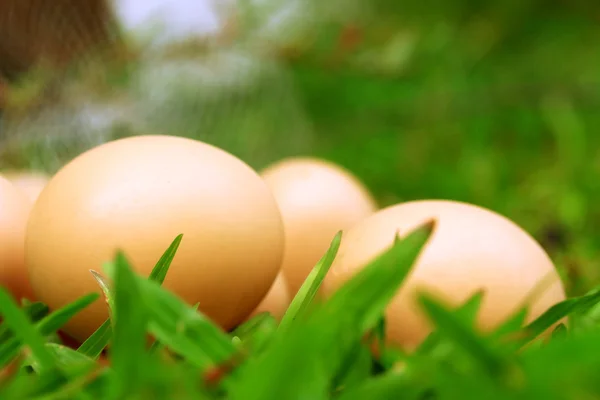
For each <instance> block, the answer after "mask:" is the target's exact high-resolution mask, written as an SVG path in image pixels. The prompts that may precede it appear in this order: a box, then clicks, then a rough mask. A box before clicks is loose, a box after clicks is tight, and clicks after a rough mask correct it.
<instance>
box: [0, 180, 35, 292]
mask: <svg viewBox="0 0 600 400" xmlns="http://www.w3.org/2000/svg"><path fill="white" fill-rule="evenodd" d="M30 209H31V201H30V200H29V198H28V197H27V196H26V195H25V194H24V193H23V192H21V191H19V190H18V189H17V188H16V187H15V186H14V185H13V184H12V183H10V182H9V181H8V180H7V179H6V178H4V177H2V176H0V285H2V287H4V288H6V289H7V290H8V291H9V292H10V293H11V294H12V295H13V296H14V298H15V299H16V300H17V301H20V299H21V298H23V297H26V298H28V299H30V300H33V293H32V291H31V286H30V284H29V278H28V276H27V269H26V268H25V253H24V251H25V250H24V247H25V227H26V225H27V217H28V215H29V210H30Z"/></svg>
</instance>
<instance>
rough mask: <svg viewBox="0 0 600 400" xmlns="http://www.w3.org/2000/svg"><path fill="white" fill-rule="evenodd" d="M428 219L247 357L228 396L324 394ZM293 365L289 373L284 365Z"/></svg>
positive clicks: (403, 269)
mask: <svg viewBox="0 0 600 400" xmlns="http://www.w3.org/2000/svg"><path fill="white" fill-rule="evenodd" d="M434 225H435V224H434V222H433V221H431V222H429V223H426V224H424V225H423V226H421V227H419V228H417V229H415V230H414V231H413V232H411V233H410V234H409V235H408V236H407V237H406V238H404V239H402V240H399V241H397V243H394V244H393V245H392V246H390V248H389V249H388V250H387V251H384V252H383V253H382V254H380V255H379V256H378V257H375V258H374V260H372V261H371V262H370V263H369V264H368V265H367V266H366V267H365V268H364V269H363V270H361V271H360V272H358V273H357V274H356V275H355V276H354V277H352V278H351V279H350V280H349V281H348V282H346V284H345V285H344V286H342V287H341V288H340V289H338V290H337V292H336V293H334V294H333V295H332V296H331V298H329V299H328V300H327V301H325V302H324V303H321V304H319V305H318V306H317V307H316V309H315V310H314V311H313V312H311V313H310V314H309V315H308V316H307V317H308V318H306V319H303V320H302V321H298V323H297V324H294V326H292V327H290V329H288V330H285V331H280V332H278V334H277V335H276V336H275V338H274V339H273V343H271V344H270V346H269V348H268V349H267V350H266V351H265V352H264V353H263V354H262V355H261V356H259V357H256V356H254V357H251V358H250V359H249V360H248V361H247V363H246V364H245V365H244V367H243V369H242V370H241V372H240V375H239V380H238V382H237V383H236V384H235V385H234V386H233V387H232V388H231V392H230V397H229V398H230V399H233V400H238V399H239V400H242V399H243V400H259V399H267V398H268V399H271V398H273V399H276V398H277V399H301V398H310V399H324V398H327V396H328V392H329V389H330V385H331V381H332V380H333V379H334V377H335V376H336V375H337V374H338V373H339V372H340V369H341V366H342V364H343V362H344V361H347V357H349V356H350V355H351V353H352V349H353V348H354V346H356V345H358V344H359V343H360V342H361V340H362V338H363V336H364V334H365V333H366V332H368V331H369V330H371V329H372V328H373V327H374V326H375V325H376V324H377V322H378V321H379V320H380V318H381V317H382V315H383V312H384V310H385V308H386V305H387V304H388V302H389V301H390V300H391V298H392V297H393V296H394V294H395V293H396V292H397V290H398V288H399V287H400V285H401V284H402V282H403V281H404V279H405V278H406V276H407V275H408V273H409V271H410V269H411V267H412V265H413V264H414V262H415V260H416V258H417V257H418V255H419V254H420V252H421V249H422V248H423V246H424V245H425V243H426V242H427V240H428V239H429V237H430V235H431V233H432V231H433V228H434ZM290 365H294V371H293V373H290V371H289V366H290Z"/></svg>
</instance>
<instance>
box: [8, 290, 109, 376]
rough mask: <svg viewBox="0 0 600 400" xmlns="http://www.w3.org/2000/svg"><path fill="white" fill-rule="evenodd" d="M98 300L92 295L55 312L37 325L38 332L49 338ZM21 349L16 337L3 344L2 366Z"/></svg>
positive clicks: (95, 295) (96, 296)
mask: <svg viewBox="0 0 600 400" xmlns="http://www.w3.org/2000/svg"><path fill="white" fill-rule="evenodd" d="M97 298H98V295H97V294H95V293H92V294H89V295H87V296H83V297H82V298H80V299H78V300H76V301H74V302H73V303H71V304H68V305H66V306H65V307H63V308H60V309H58V310H56V311H54V312H53V313H51V314H49V315H47V316H45V317H44V318H42V320H41V321H39V322H38V323H37V324H36V325H35V326H36V328H37V331H38V332H39V333H40V334H41V335H42V336H48V335H49V334H51V333H53V332H56V331H57V330H58V329H60V328H61V327H62V326H63V325H64V324H65V323H67V321H68V320H69V319H71V318H72V317H73V316H74V315H75V314H77V313H78V312H79V311H81V310H83V309H84V308H85V307H87V306H88V305H90V304H91V303H93V302H94V301H95V300H96V299H97ZM20 348H21V341H20V340H19V338H17V337H14V336H13V337H11V338H10V339H9V340H7V341H6V342H4V343H2V345H0V366H3V365H6V364H7V363H8V362H9V361H10V360H12V359H13V358H14V357H16V355H17V354H18V353H19V349H20Z"/></svg>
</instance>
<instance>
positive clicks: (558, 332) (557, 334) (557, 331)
mask: <svg viewBox="0 0 600 400" xmlns="http://www.w3.org/2000/svg"><path fill="white" fill-rule="evenodd" d="M567 335H568V331H567V327H566V326H565V324H558V325H556V328H554V330H553V331H552V339H564V338H566V337H567Z"/></svg>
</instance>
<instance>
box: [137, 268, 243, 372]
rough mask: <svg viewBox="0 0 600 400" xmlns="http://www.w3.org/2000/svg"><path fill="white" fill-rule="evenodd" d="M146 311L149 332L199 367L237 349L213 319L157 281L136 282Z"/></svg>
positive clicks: (224, 358) (229, 355)
mask: <svg viewBox="0 0 600 400" xmlns="http://www.w3.org/2000/svg"><path fill="white" fill-rule="evenodd" d="M138 284H139V286H140V289H141V293H142V296H143V297H144V301H145V304H146V307H147V310H148V313H149V324H148V326H149V329H150V332H151V333H152V334H153V335H154V336H155V337H156V338H157V339H158V340H160V341H161V342H162V343H164V345H166V346H167V347H169V348H171V349H172V350H173V351H175V352H177V353H178V354H180V355H181V356H183V357H184V358H186V359H187V360H188V361H189V362H191V363H192V364H194V365H195V366H197V367H199V368H207V367H211V366H214V365H219V364H220V363H223V362H226V361H229V360H230V359H231V358H232V357H233V356H234V355H236V353H237V348H236V346H235V345H234V344H233V343H232V341H231V338H230V337H229V336H228V335H227V334H226V333H225V332H223V331H222V330H221V328H219V327H218V326H217V325H216V324H215V323H213V322H212V321H211V320H209V319H208V318H207V317H205V316H204V315H203V314H202V313H200V312H198V311H197V310H196V309H194V308H193V307H190V306H189V305H187V304H186V303H185V302H184V301H183V300H181V299H179V298H178V297H177V296H176V295H174V294H173V293H171V292H169V291H167V290H165V289H163V288H161V287H160V286H159V285H158V284H157V283H156V282H152V281H149V280H144V279H141V280H139V282H138Z"/></svg>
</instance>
